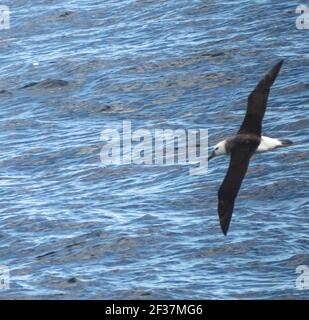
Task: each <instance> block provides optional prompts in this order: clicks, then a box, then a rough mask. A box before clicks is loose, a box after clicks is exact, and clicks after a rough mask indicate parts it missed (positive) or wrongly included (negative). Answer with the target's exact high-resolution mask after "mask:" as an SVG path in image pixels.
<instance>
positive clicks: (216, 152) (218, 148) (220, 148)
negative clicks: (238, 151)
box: [208, 140, 226, 161]
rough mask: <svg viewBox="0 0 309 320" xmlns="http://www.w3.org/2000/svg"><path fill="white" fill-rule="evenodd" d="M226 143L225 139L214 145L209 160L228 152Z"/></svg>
mask: <svg viewBox="0 0 309 320" xmlns="http://www.w3.org/2000/svg"><path fill="white" fill-rule="evenodd" d="M225 143H226V140H223V141H221V142H219V143H217V144H216V145H215V146H214V149H213V151H212V153H211V154H210V156H209V157H208V161H209V160H210V159H212V158H214V157H216V156H222V155H224V154H226V148H225Z"/></svg>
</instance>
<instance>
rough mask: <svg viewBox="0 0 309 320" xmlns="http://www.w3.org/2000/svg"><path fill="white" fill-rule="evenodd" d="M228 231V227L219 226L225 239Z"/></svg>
mask: <svg viewBox="0 0 309 320" xmlns="http://www.w3.org/2000/svg"><path fill="white" fill-rule="evenodd" d="M228 229H229V227H228V226H226V225H224V224H221V230H222V232H223V234H224V236H225V237H226V236H227V232H228Z"/></svg>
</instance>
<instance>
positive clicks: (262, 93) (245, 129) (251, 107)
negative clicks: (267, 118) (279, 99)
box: [238, 60, 283, 135]
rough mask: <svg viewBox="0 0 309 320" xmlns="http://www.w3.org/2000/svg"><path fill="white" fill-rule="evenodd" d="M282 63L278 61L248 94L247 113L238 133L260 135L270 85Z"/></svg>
mask: <svg viewBox="0 0 309 320" xmlns="http://www.w3.org/2000/svg"><path fill="white" fill-rule="evenodd" d="M282 64H283V60H281V61H280V62H278V63H277V64H276V65H275V66H274V67H273V68H272V69H271V70H270V71H269V73H267V74H266V76H265V77H264V78H263V79H262V80H261V81H260V82H259V83H258V85H257V86H256V87H255V89H254V90H253V91H252V92H251V94H250V95H249V97H248V106H247V113H246V116H245V119H244V121H243V123H242V125H241V127H240V129H239V131H238V133H254V134H257V135H261V131H262V121H263V117H264V113H265V110H266V105H267V99H268V94H269V91H270V87H271V86H272V84H273V83H274V81H275V79H276V77H277V75H278V73H279V71H280V68H281V66H282Z"/></svg>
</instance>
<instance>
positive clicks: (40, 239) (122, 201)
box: [0, 0, 309, 299]
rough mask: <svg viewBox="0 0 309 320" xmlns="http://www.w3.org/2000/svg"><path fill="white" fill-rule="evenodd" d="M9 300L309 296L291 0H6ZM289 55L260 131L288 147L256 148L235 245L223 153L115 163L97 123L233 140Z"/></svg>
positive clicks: (304, 165) (1, 129)
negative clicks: (301, 271)
mask: <svg viewBox="0 0 309 320" xmlns="http://www.w3.org/2000/svg"><path fill="white" fill-rule="evenodd" d="M2 4H8V5H9V6H10V9H11V11H12V12H11V28H10V29H9V30H0V50H1V64H0V103H1V104H0V106H1V107H0V168H1V170H0V264H3V265H6V266H9V268H10V271H11V288H10V289H6V290H5V289H0V297H1V298H57V299H69V298H78V299H80V298H86V299H109V298H114V299H151V298H153V299H165V298H166V299H175V298H177V299H192V298H193V299H206V298H207V299H218V298H219V299H223V298H227V299H245V298H248V299H260V298H266V299H273V298H307V297H308V296H309V295H308V293H309V291H308V290H297V289H296V287H295V281H296V278H297V274H296V271H295V269H296V267H297V266H298V265H309V255H308V247H309V238H308V231H309V218H308V177H309V173H308V172H309V170H308V169H309V166H308V155H309V153H308V146H309V144H308V124H309V123H308V105H309V94H308V89H309V75H308V71H309V69H308V67H309V49H308V44H309V42H308V41H309V30H297V29H296V27H295V19H296V17H297V15H296V13H295V8H296V6H297V5H298V4H299V2H298V1H281V0H280V1H279V0H276V1H247V0H244V1H224V2H222V1H217V0H215V1H210V0H209V1H206V0H205V1H201V0H198V1H193V0H181V1H179V0H177V1H172V0H169V1H164V0H161V1H159V0H155V1H150V0H149V1H146V0H145V1H142V0H117V1H116V0H115V1H111V0H108V1H107V0H100V1H89V0H75V1H74V0H72V1H63V0H53V1H47V0H44V1H43V0H41V1H27V0H23V1H22V0H16V1H13V3H12V1H2ZM280 58H284V59H285V64H284V66H283V68H282V71H281V73H280V75H279V77H278V79H277V81H276V83H275V85H274V87H273V89H272V91H271V95H270V101H269V106H268V110H267V112H266V116H265V120H264V133H265V134H267V135H269V136H272V137H281V138H287V139H291V140H293V141H294V145H293V146H291V147H289V148H286V149H285V148H283V149H278V150H276V151H275V152H272V153H270V154H263V155H258V156H256V157H254V158H253V160H252V162H251V165H250V168H249V171H248V174H247V177H246V178H245V180H244V183H243V185H242V189H241V191H240V194H239V197H238V199H237V202H236V206H235V211H234V213H235V214H234V216H233V220H232V223H231V228H230V231H229V234H228V236H227V237H224V236H223V235H222V233H221V231H220V228H219V224H218V217H217V190H218V187H219V185H220V183H221V181H222V179H223V177H224V175H225V172H226V169H227V166H228V159H227V158H222V159H219V158H218V159H214V160H213V161H212V162H210V165H209V170H208V172H207V174H204V175H198V176H193V175H189V171H188V166H151V165H150V166H145V165H123V166H121V165H118V166H104V165H102V163H101V162H100V150H101V148H102V142H101V141H100V133H101V131H102V130H103V129H106V128H110V127H112V128H118V127H119V126H121V124H122V121H123V120H131V121H132V126H133V127H134V128H133V129H134V130H136V129H139V128H148V129H154V128H186V129H188V128H205V129H208V130H209V135H210V143H211V144H213V143H215V142H217V141H218V140H219V139H220V138H222V137H224V136H226V135H229V134H232V133H235V131H236V130H237V129H238V127H239V125H240V123H241V121H242V119H243V116H244V112H245V107H246V98H247V95H248V93H249V92H250V91H251V90H252V89H253V88H254V86H255V84H256V83H257V81H258V80H259V79H260V78H261V77H262V76H263V75H264V74H265V72H266V71H268V70H269V68H270V67H271V66H272V65H273V64H274V63H275V62H277V61H278V60H279V59H280Z"/></svg>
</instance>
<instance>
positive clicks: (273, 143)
mask: <svg viewBox="0 0 309 320" xmlns="http://www.w3.org/2000/svg"><path fill="white" fill-rule="evenodd" d="M250 138H251V137H249V139H250ZM235 139H236V140H235ZM238 139H239V135H236V136H233V137H230V138H227V139H225V140H223V141H221V142H219V144H220V143H222V147H223V149H222V151H223V153H222V154H224V155H229V154H230V148H231V146H232V144H233V143H235V142H236V141H237V140H238ZM243 139H245V137H243ZM258 139H259V137H258ZM291 144H292V142H291V141H290V140H279V139H274V138H270V137H266V136H261V137H260V139H259V144H258V147H257V149H256V150H255V152H256V153H261V152H266V151H270V150H273V149H275V148H280V147H286V146H289V145H291ZM220 155H221V154H220Z"/></svg>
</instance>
